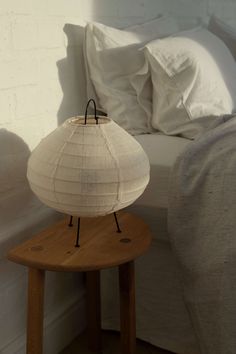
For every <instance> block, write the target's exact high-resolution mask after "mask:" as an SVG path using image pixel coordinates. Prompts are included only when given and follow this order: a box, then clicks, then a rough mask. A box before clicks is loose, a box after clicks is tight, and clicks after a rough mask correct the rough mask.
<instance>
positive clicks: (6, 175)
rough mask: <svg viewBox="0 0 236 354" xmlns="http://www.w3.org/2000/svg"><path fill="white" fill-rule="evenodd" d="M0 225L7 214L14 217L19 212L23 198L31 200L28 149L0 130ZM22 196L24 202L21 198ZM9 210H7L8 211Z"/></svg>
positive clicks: (24, 201)
mask: <svg viewBox="0 0 236 354" xmlns="http://www.w3.org/2000/svg"><path fill="white" fill-rule="evenodd" d="M0 151H1V155H0V210H1V213H0V224H1V225H2V222H3V221H4V222H5V217H6V215H7V214H11V215H14V217H15V216H16V214H17V213H18V211H20V210H21V208H22V205H23V203H26V202H27V201H26V200H25V198H27V199H28V198H31V195H32V193H28V192H27V193H25V192H26V191H30V189H29V184H28V181H27V178H26V170H27V162H28V158H29V156H30V149H29V147H28V146H27V145H26V143H25V142H24V141H23V140H22V139H21V138H20V137H19V136H18V135H16V134H14V133H11V132H9V131H8V130H6V129H0ZM23 195H24V200H22V196H23ZM8 209H9V210H8Z"/></svg>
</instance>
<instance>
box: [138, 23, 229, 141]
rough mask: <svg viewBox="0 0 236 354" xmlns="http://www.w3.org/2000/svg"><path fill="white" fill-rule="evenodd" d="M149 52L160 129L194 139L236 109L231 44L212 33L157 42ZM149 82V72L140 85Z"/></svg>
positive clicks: (194, 32) (154, 116)
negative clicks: (214, 120)
mask: <svg viewBox="0 0 236 354" xmlns="http://www.w3.org/2000/svg"><path fill="white" fill-rule="evenodd" d="M144 52H145V57H146V60H147V61H148V63H149V64H150V67H151V76H152V82H153V114H152V126H153V127H154V128H155V129H158V130H160V131H162V132H163V133H165V134H168V135H182V136H184V137H186V138H190V139H192V138H194V137H195V136H196V135H197V134H198V132H199V131H201V130H202V128H203V126H204V127H206V126H207V125H208V123H209V125H210V124H211V123H212V119H214V117H216V116H219V115H222V114H230V113H232V111H233V110H234V109H235V107H236V65H235V61H234V58H233V57H232V55H231V53H230V52H229V50H228V48H227V47H226V46H225V44H224V43H223V42H222V41H221V40H220V39H219V38H217V37H216V36H215V35H213V34H212V33H210V32H209V31H207V30H206V29H202V28H197V29H194V30H191V31H186V32H182V33H179V34H178V35H176V36H172V37H168V38H165V39H161V40H156V41H152V42H150V43H148V44H147V45H146V46H145V49H144ZM146 67H147V62H146V64H145V66H144V68H146ZM144 68H143V70H144ZM147 76H148V74H147V72H146V71H145V70H144V74H143V76H142V75H141V76H140V80H141V79H142V81H143V82H144V81H145V80H147ZM196 119H199V120H198V121H195V122H194V124H193V125H191V121H192V120H196Z"/></svg>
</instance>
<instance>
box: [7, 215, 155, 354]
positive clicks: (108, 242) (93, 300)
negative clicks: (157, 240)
mask: <svg viewBox="0 0 236 354" xmlns="http://www.w3.org/2000/svg"><path fill="white" fill-rule="evenodd" d="M118 219H119V224H120V228H121V233H117V229H116V224H115V221H114V217H113V215H112V214H110V215H107V216H104V217H99V218H82V219H81V244H80V247H79V248H76V247H75V246H74V244H75V237H76V228H75V227H68V220H63V221H60V222H59V223H57V224H55V225H53V226H51V227H49V228H47V229H46V230H44V231H42V232H40V233H39V234H38V235H36V236H34V237H33V238H31V239H30V240H28V241H26V242H24V243H23V244H21V245H19V246H17V247H15V248H13V249H12V250H11V251H10V252H9V254H8V258H9V259H10V260H11V261H13V262H16V263H20V264H22V265H25V266H27V267H28V268H29V282H28V320H27V322H28V323H27V354H42V353H43V316H44V315H43V311H44V280H45V271H46V270H49V271H63V272H86V276H87V277H86V278H87V302H88V306H87V308H88V334H89V343H90V349H91V350H93V351H98V352H99V351H101V311H100V270H101V269H105V268H110V267H114V266H119V287H120V331H121V352H122V354H134V353H135V348H136V329H135V279H134V278H135V274H134V259H135V258H137V257H138V256H140V255H142V254H143V253H144V252H145V251H147V249H148V248H149V245H150V242H151V235H150V232H149V229H148V227H147V225H146V224H145V223H144V222H143V221H142V220H141V219H140V218H138V217H137V216H134V215H132V214H128V213H125V212H120V213H119V214H118Z"/></svg>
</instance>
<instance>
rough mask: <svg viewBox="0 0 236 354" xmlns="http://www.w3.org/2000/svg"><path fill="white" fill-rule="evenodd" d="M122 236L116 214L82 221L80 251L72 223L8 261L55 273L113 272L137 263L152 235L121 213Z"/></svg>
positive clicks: (40, 236) (20, 249)
mask: <svg viewBox="0 0 236 354" xmlns="http://www.w3.org/2000/svg"><path fill="white" fill-rule="evenodd" d="M117 218H118V222H119V225H120V229H121V233H118V232H117V228H116V223H115V219H114V215H113V214H109V215H106V216H103V217H97V218H81V221H80V247H75V239H76V232H77V221H76V218H74V226H73V227H69V226H68V223H69V219H68V218H66V219H63V220H62V221H60V222H58V223H56V224H54V225H52V226H50V227H48V228H47V229H45V230H43V231H42V232H40V233H38V234H37V235H35V236H33V237H32V238H31V239H29V240H27V241H25V242H24V243H22V244H20V245H18V246H16V247H15V248H13V249H11V250H10V251H9V253H8V259H9V260H11V261H13V262H15V263H19V264H22V265H25V266H27V267H32V268H37V269H44V270H51V271H89V270H99V269H104V268H109V267H113V266H117V265H121V264H123V263H126V262H129V261H131V260H134V259H136V258H137V257H138V256H140V255H142V254H143V253H144V252H145V251H147V250H148V248H149V246H150V243H151V233H150V231H149V228H148V226H147V225H146V224H145V222H144V221H143V220H142V219H141V218H140V217H138V216H136V215H133V214H129V213H126V212H124V211H121V212H118V213H117Z"/></svg>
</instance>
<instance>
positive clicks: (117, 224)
mask: <svg viewBox="0 0 236 354" xmlns="http://www.w3.org/2000/svg"><path fill="white" fill-rule="evenodd" d="M114 217H115V221H116V227H117V232H119V233H121V229H120V226H119V223H118V219H117V215H116V212H114Z"/></svg>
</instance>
